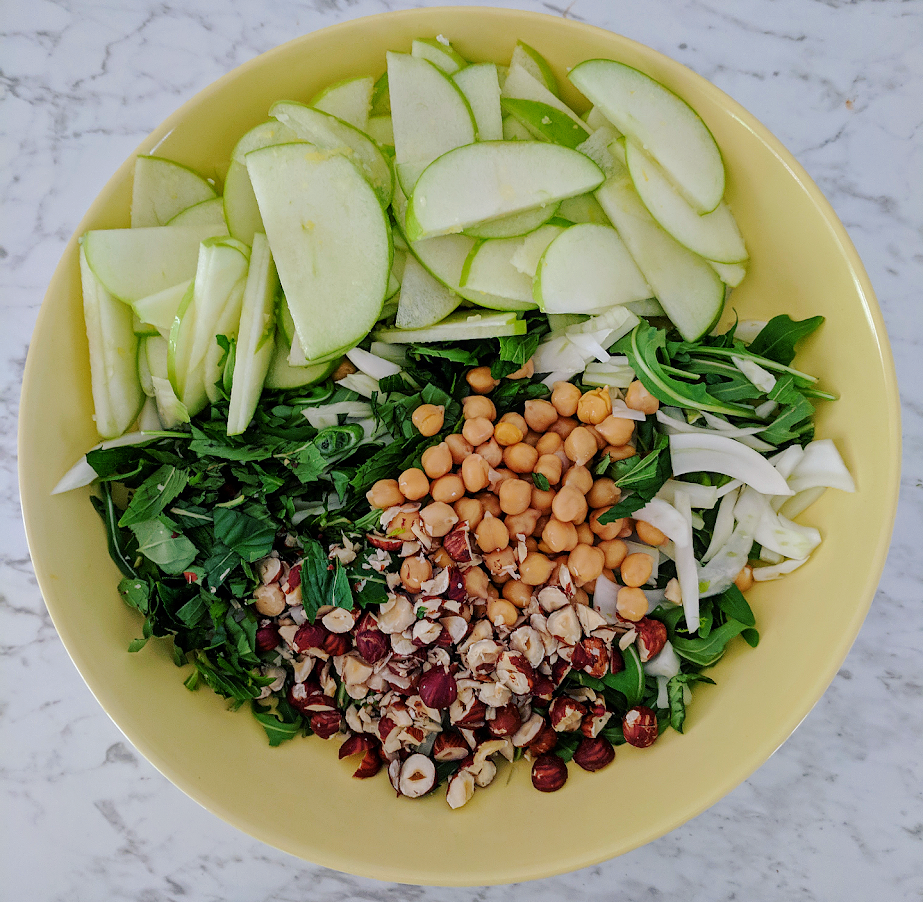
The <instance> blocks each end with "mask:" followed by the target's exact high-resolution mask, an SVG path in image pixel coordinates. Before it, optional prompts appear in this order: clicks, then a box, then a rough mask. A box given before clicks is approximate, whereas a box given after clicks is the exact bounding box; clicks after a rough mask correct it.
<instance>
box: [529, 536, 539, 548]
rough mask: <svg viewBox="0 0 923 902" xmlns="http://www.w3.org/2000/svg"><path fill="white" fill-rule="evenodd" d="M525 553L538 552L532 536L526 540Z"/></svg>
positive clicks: (536, 541) (536, 543)
mask: <svg viewBox="0 0 923 902" xmlns="http://www.w3.org/2000/svg"><path fill="white" fill-rule="evenodd" d="M526 551H527V552H533V551H538V540H537V539H536V538H535V536H534V535H532V536H528V537H527V538H526Z"/></svg>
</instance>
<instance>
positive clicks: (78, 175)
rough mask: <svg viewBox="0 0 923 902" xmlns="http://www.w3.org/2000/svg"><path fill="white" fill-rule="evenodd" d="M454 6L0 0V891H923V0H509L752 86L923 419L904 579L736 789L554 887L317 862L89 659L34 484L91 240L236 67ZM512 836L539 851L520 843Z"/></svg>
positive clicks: (440, 894) (139, 896)
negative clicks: (155, 155) (188, 761)
mask: <svg viewBox="0 0 923 902" xmlns="http://www.w3.org/2000/svg"><path fill="white" fill-rule="evenodd" d="M431 5H437V4H433V3H429V2H424V3H414V4H410V3H401V2H399V0H306V2H293V0H273V2H270V0H247V2H244V0H225V2H224V3H221V4H216V3H214V2H210V0H187V2H185V3H182V4H175V5H171V4H168V3H163V2H159V0H108V2H106V0H57V2H51V0H30V2H25V0H6V2H5V3H3V4H0V159H2V168H0V203H2V214H0V272H2V275H0V279H2V291H0V305H2V318H3V319H2V322H3V329H2V330H0V424H2V428H0V538H2V541H0V697H2V701H0V756H2V757H0V787H2V793H3V799H4V801H3V803H2V811H3V817H2V819H0V823H2V828H0V829H2V836H0V887H2V889H0V897H3V898H7V899H11V900H12V899H17V900H18V899H25V898H29V899H37V900H65V899H67V900H84V899H88V900H95V899H107V900H113V902H116V900H151V902H153V900H181V899H195V900H202V902H206V900H222V902H230V900H248V902H254V900H270V899H272V900H277V902H287V900H291V902H295V900H305V899H310V900H318V902H325V900H328V899H329V900H334V899H336V900H342V899H357V900H369V902H385V900H393V902H397V900H424V899H425V900H434V902H435V900H438V902H459V900H484V902H495V900H501V899H503V900H526V899H530V900H533V899H534V900H548V902H553V900H559V899H563V898H584V899H586V900H590V902H595V900H616V899H619V900H623V899H624V900H641V899H649V900H658V899H668V898H670V899H679V900H699V899H701V900H709V902H725V900H748V902H749V900H786V902H788V900H804V902H815V900H817V902H821V900H824V902H827V900H829V902H852V900H855V902H865V900H869V902H872V900H875V902H877V900H881V902H896V900H918V902H919V900H921V899H923V790H921V787H923V767H921V759H923V739H921V737H923V667H921V662H923V654H921V651H923V582H921V558H923V555H921V553H920V551H919V547H920V543H921V540H923V365H921V359H923V315H921V301H920V296H921V287H920V286H921V285H923V252H921V247H923V244H921V238H923V134H921V129H923V3H921V0H908V2H899V0H771V2H767V0H739V2H734V3H731V2H722V0H711V2H704V0H672V2H671V0H649V2H646V3H632V2H627V0H608V2H607V0H557V2H554V3H552V2H538V0H519V2H510V3H506V4H505V5H507V6H511V7H516V8H521V9H530V10H537V11H542V12H550V13H552V14H557V15H566V16H570V17H572V18H574V19H579V20H581V21H585V22H589V23H592V24H595V25H598V26H601V27H603V28H608V29H610V30H613V31H617V32H620V33H622V34H625V35H627V36H629V37H631V38H634V39H636V40H638V41H641V42H642V43H645V44H648V45H650V46H652V47H654V48H656V49H658V50H660V51H662V52H664V53H666V54H667V55H669V56H672V57H673V58H675V59H677V60H679V61H680V62H682V63H684V64H686V65H688V66H690V67H691V68H692V69H694V70H695V71H697V72H699V73H700V74H702V75H704V76H705V77H706V78H709V79H710V80H712V81H713V82H714V83H715V84H717V85H718V86H719V87H720V88H722V89H723V90H724V91H726V92H727V93H729V94H730V95H731V96H732V97H734V98H735V99H736V100H738V101H740V102H741V103H742V104H743V106H744V107H746V108H747V109H749V110H750V111H751V112H752V113H754V114H755V115H756V116H757V118H759V119H760V120H761V121H762V122H763V123H765V124H766V126H767V127H768V128H769V129H770V130H771V131H772V132H774V133H775V134H776V135H777V136H778V137H779V138H780V139H781V140H782V142H783V143H784V144H785V145H786V146H787V147H788V148H789V149H790V150H791V151H792V152H793V153H794V154H795V156H796V157H797V158H798V159H799V161H800V162H801V163H802V164H803V165H804V166H805V167H806V168H807V170H808V172H809V173H810V174H811V176H812V177H813V178H814V179H815V181H817V183H818V185H819V186H820V188H821V189H822V190H823V191H824V192H825V194H826V195H827V197H828V198H829V200H830V201H831V203H832V204H833V206H834V208H835V209H836V211H837V213H838V215H839V216H840V217H841V219H842V220H843V222H844V224H845V225H846V227H847V229H848V231H849V233H850V235H851V237H852V239H853V241H854V242H855V244H856V246H857V248H858V251H859V253H860V255H861V257H862V259H863V261H864V263H865V265H866V268H867V269H868V271H869V274H870V276H871V279H872V283H873V284H874V286H875V288H876V291H877V294H878V297H879V300H880V303H881V307H882V309H883V311H884V316H885V320H886V322H887V326H888V330H889V334H890V338H891V342H892V347H893V351H894V356H895V359H896V363H897V370H898V378H899V381H900V384H901V388H902V400H903V418H904V419H903V429H904V469H903V479H902V495H901V504H900V508H899V511H898V516H897V523H896V527H895V534H894V541H893V544H892V548H891V552H890V555H889V558H888V562H887V566H886V569H885V573H884V577H883V579H882V581H881V586H880V589H879V592H878V594H877V597H876V599H875V603H874V604H873V606H872V609H871V612H870V614H869V616H868V619H867V620H866V622H865V624H864V626H863V628H862V631H861V633H860V635H859V637H858V639H857V641H856V643H855V646H854V647H853V649H852V651H851V652H850V654H849V656H848V657H847V659H846V661H845V663H844V665H843V667H842V669H841V670H840V672H839V673H838V675H837V677H836V678H835V679H834V681H833V683H832V684H831V686H830V688H829V689H828V691H827V692H826V694H825V695H824V696H823V698H822V699H821V701H820V702H819V703H818V705H817V706H816V708H815V710H814V711H813V712H812V713H811V714H810V715H809V717H808V718H807V719H806V721H805V722H804V723H803V724H802V726H801V727H800V728H799V729H798V730H797V732H796V733H795V734H794V736H793V737H792V738H791V739H790V740H789V741H788V742H787V743H786V744H785V745H784V746H783V747H782V748H781V749H780V750H779V751H778V752H777V753H776V754H775V755H774V756H773V757H772V758H771V759H770V760H769V761H768V762H767V763H766V764H765V765H764V766H763V767H762V768H761V769H760V770H759V771H758V772H757V773H756V774H754V775H753V776H752V777H751V778H750V779H749V780H747V781H746V782H745V783H744V784H742V785H741V786H740V787H738V788H737V789H736V790H734V791H733V792H732V793H730V795H728V796H727V797H726V798H725V799H723V800H722V801H720V802H719V803H718V804H716V805H715V806H714V807H713V808H711V809H710V810H709V811H707V812H705V813H704V814H702V815H700V816H699V817H697V818H695V819H694V820H693V821H691V822H690V823H688V824H686V825H684V826H683V827H681V828H679V829H677V830H675V831H674V832H673V833H671V834H669V835H667V836H665V837H663V838H661V839H659V840H657V841H655V842H653V843H651V844H649V845H648V846H646V847H644V848H641V849H638V850H636V851H634V852H632V853H630V854H628V855H625V856H623V857H621V858H619V859H616V860H613V861H610V862H607V863H605V864H602V865H599V866H598V867H593V868H588V869H586V870H583V871H578V872H576V873H573V874H569V875H565V876H561V877H558V878H554V879H549V880H542V881H538V882H535V883H531V884H523V885H519V886H513V887H493V888H486V889H439V888H425V889H424V888H414V887H404V886H398V885H389V884H385V883H377V882H375V881H372V880H366V879H360V878H354V877H350V876H346V875H342V874H338V873H335V872H332V871H329V870H326V869H323V868H319V867H315V866H313V865H310V864H307V863H305V862H301V861H298V860H296V859H293V858H290V857H288V856H286V855H284V854H283V853H280V852H277V851H276V850H274V849H272V848H269V847H267V846H264V845H262V844H261V843H259V842H257V841H256V840H253V839H250V838H249V837H247V836H245V835H243V834H241V833H239V832H237V831H236V830H234V829H233V828H231V827H229V826H227V825H226V824H224V823H223V822H221V821H219V820H218V819H216V818H215V817H213V816H212V815H211V814H209V813H208V812H206V811H204V810H203V809H201V808H200V807H199V806H198V805H196V804H195V803H194V802H192V801H191V800H189V799H188V798H187V797H185V796H184V795H183V794H182V793H181V792H180V791H179V790H177V789H176V788H175V787H173V786H172V785H171V784H170V783H168V782H167V781H166V780H165V779H164V778H163V777H162V776H160V774H158V773H157V772H156V771H155V770H154V769H153V768H152V767H151V766H150V765H149V764H148V763H147V762H146V761H145V760H144V759H143V758H141V757H140V755H138V754H137V753H136V752H135V751H134V750H133V749H132V747H131V746H130V745H129V744H128V743H127V742H126V740H125V739H124V737H122V735H121V734H120V733H119V731H118V729H117V728H116V727H115V726H114V725H113V724H112V723H111V722H110V721H109V719H108V718H107V716H106V715H105V714H104V713H103V711H102V710H101V708H100V707H99V706H98V705H97V703H96V702H95V700H94V699H93V698H92V696H91V695H90V693H89V692H88V690H87V689H86V687H85V686H84V685H83V683H82V681H81V679H80V677H79V676H78V674H77V673H76V671H75V669H74V667H73V665H72V664H71V662H70V660H69V659H68V657H67V654H66V652H65V651H64V648H63V646H62V645H61V643H60V641H59V639H58V638H57V635H56V633H55V631H54V628H53V626H52V624H51V621H50V619H49V617H48V615H47V612H46V611H45V608H44V605H43V603H42V599H41V596H40V594H39V591H38V588H37V586H36V582H35V579H34V576H33V575H32V571H31V565H30V563H29V558H28V551H27V548H26V544H25V538H24V535H23V529H22V524H21V517H20V511H19V501H18V491H17V485H16V475H15V466H16V447H15V423H16V416H17V406H18V398H19V385H20V381H21V376H22V369H23V364H24V360H25V354H26V348H27V346H28V342H29V337H30V334H31V331H32V328H33V325H34V322H35V317H36V313H37V311H38V308H39V305H40V303H41V298H42V295H43V293H44V290H45V286H46V285H47V282H48V280H49V279H50V277H51V273H52V271H53V269H54V266H55V265H56V263H57V260H58V258H59V256H60V254H61V251H62V249H63V246H64V244H65V242H66V240H67V238H68V237H69V235H70V233H71V231H72V230H73V228H74V227H75V226H76V224H77V222H78V220H79V219H80V217H81V216H82V214H83V212H84V211H85V209H86V208H87V207H88V206H89V204H90V203H91V201H92V200H93V198H94V197H95V196H96V194H97V193H98V191H99V190H100V189H101V188H102V186H103V184H104V183H105V181H106V180H107V178H108V177H109V175H110V174H111V173H112V171H113V170H114V169H115V168H116V167H117V166H118V165H119V164H120V163H121V162H122V161H123V160H124V159H125V157H126V156H128V154H129V153H131V151H132V150H133V149H134V147H135V146H136V145H137V144H138V142H140V141H141V139H142V138H143V137H144V136H145V135H146V134H147V133H148V132H149V131H150V130H151V129H153V128H154V127H155V126H156V125H157V124H158V123H159V122H160V121H161V120H162V119H164V118H165V117H166V116H167V115H168V114H169V113H171V112H172V111H173V110H174V109H175V108H176V107H177V106H178V105H179V104H180V103H182V102H183V101H184V100H186V99H187V98H189V97H190V96H192V95H193V94H194V93H195V92H196V91H198V90H200V89H201V88H203V87H205V86H206V85H207V84H208V83H209V82H211V81H213V80H214V79H216V78H218V77H219V76H220V75H222V74H223V73H225V72H227V71H228V70H229V69H231V68H233V67H234V66H236V65H238V64H240V63H242V62H244V61H246V60H248V59H250V58H252V57H253V56H255V55H257V54H258V53H260V52H262V51H264V50H267V49H269V48H271V47H273V46H274V45H276V44H278V43H281V42H283V41H285V40H288V39H289V38H291V37H293V36H296V35H298V34H302V33H304V32H307V31H311V30H315V29H318V28H321V27H323V26H326V25H329V24H332V23H334V22H339V21H342V20H344V19H348V18H352V17H357V16H361V15H367V14H371V13H376V12H381V11H384V10H388V9H397V8H402V7H407V6H431ZM467 5H471V6H480V5H490V4H486V3H483V4H482V3H469V4H467ZM494 5H499V4H494ZM854 526H855V528H857V529H861V528H862V524H855V525H854ZM509 841H510V843H511V847H513V848H514V847H515V843H516V841H517V837H515V836H511V837H509Z"/></svg>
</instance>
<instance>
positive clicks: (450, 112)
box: [388, 53, 475, 193]
mask: <svg viewBox="0 0 923 902" xmlns="http://www.w3.org/2000/svg"><path fill="white" fill-rule="evenodd" d="M388 90H389V93H390V95H391V121H392V123H393V126H394V160H395V165H396V167H397V175H398V178H399V179H400V182H401V185H402V186H403V188H404V191H405V192H406V193H409V192H410V191H411V190H412V189H413V186H414V185H415V184H416V180H417V179H418V178H419V176H420V174H421V173H422V172H423V170H424V169H425V168H426V167H427V166H428V165H429V164H430V163H431V162H432V161H433V160H435V159H436V158H437V157H440V156H442V154H444V153H445V152H446V151H449V150H452V148H454V147H460V146H461V145H463V144H470V143H471V142H472V141H474V138H475V125H474V117H473V115H472V113H471V107H470V106H469V105H468V101H467V100H466V99H465V95H464V94H463V93H462V91H461V89H460V88H459V87H458V85H457V84H455V82H454V81H452V79H451V78H449V77H448V76H447V75H446V74H445V73H444V72H442V71H441V70H440V69H439V68H437V67H436V66H434V65H433V64H432V63H431V62H429V61H428V60H425V59H421V58H419V57H415V56H411V55H410V54H407V53H389V54H388Z"/></svg>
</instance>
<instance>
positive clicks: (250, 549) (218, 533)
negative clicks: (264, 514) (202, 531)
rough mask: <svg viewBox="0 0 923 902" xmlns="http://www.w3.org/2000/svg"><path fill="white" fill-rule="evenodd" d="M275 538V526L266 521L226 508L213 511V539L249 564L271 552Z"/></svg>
mask: <svg viewBox="0 0 923 902" xmlns="http://www.w3.org/2000/svg"><path fill="white" fill-rule="evenodd" d="M275 537H276V526H275V525H274V524H273V523H272V522H270V521H268V520H266V519H257V518H256V517H251V516H250V515H249V514H245V513H243V512H242V511H239V510H236V509H230V508H226V507H219V508H216V509H215V538H216V539H218V541H219V542H221V543H223V544H224V545H226V546H227V547H228V548H231V549H233V550H234V551H235V552H236V553H237V554H239V555H240V556H241V557H242V558H243V559H244V560H245V561H248V562H250V563H251V564H252V563H253V562H254V561H258V560H260V558H264V557H266V555H267V554H269V552H270V551H272V543H273V541H274V540H275Z"/></svg>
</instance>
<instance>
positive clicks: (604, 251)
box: [534, 223, 654, 313]
mask: <svg viewBox="0 0 923 902" xmlns="http://www.w3.org/2000/svg"><path fill="white" fill-rule="evenodd" d="M653 293H654V292H653V291H652V290H651V288H650V286H649V285H648V284H647V282H646V281H645V279H644V276H643V275H641V271H640V270H639V269H638V266H637V264H636V263H635V261H634V260H632V258H631V254H629V252H628V249H627V248H626V247H625V244H624V243H623V241H622V239H621V238H619V235H618V232H616V230H615V229H613V228H612V226H606V225H595V224H593V223H583V224H580V225H573V226H571V227H570V228H568V229H564V230H563V231H562V232H561V233H560V234H559V235H558V236H557V237H556V238H555V239H554V240H553V241H552V242H551V243H550V244H549V245H548V247H547V248H546V250H545V253H544V254H543V255H542V258H541V261H540V262H539V265H538V269H537V270H536V272H535V280H534V296H535V300H536V303H538V304H539V306H541V308H542V309H543V310H544V311H545V312H546V313H596V312H598V311H600V310H605V309H606V308H608V307H614V306H615V305H617V304H625V303H628V302H629V301H639V300H643V299H644V298H649V297H651V295H652V294H653Z"/></svg>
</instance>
